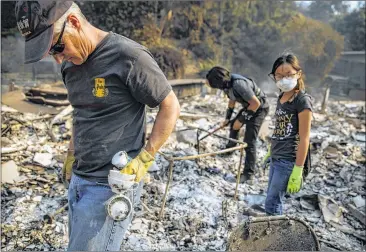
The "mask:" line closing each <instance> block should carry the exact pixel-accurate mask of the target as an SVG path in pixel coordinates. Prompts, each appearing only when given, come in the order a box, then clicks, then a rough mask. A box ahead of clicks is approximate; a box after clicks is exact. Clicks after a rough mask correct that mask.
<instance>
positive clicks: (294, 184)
mask: <svg viewBox="0 0 366 252" xmlns="http://www.w3.org/2000/svg"><path fill="white" fill-rule="evenodd" d="M302 170H303V166H297V165H294V168H293V169H292V173H291V175H290V178H289V180H288V183H287V192H288V193H297V192H298V191H300V189H301V186H302Z"/></svg>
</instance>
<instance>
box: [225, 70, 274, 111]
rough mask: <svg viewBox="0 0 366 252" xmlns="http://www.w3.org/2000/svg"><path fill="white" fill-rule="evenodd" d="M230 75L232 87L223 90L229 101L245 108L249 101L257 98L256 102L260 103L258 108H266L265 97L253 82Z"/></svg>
mask: <svg viewBox="0 0 366 252" xmlns="http://www.w3.org/2000/svg"><path fill="white" fill-rule="evenodd" d="M232 75H233V77H232V80H231V83H232V86H231V88H229V89H227V90H225V93H226V95H227V97H228V98H229V99H230V100H233V101H237V102H239V103H240V104H241V105H242V106H243V108H247V107H248V106H249V103H248V101H249V100H251V99H252V97H253V96H257V98H258V100H259V101H260V102H261V106H260V108H267V107H268V102H267V101H266V95H265V94H264V92H263V91H262V90H260V89H259V88H258V86H257V84H256V83H255V82H254V81H252V80H251V79H248V78H245V77H243V76H240V75H237V74H232ZM238 78H242V79H238Z"/></svg>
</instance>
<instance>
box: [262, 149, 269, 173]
mask: <svg viewBox="0 0 366 252" xmlns="http://www.w3.org/2000/svg"><path fill="white" fill-rule="evenodd" d="M270 157H271V147H269V148H268V152H267V154H266V155H265V156H264V158H263V160H262V168H263V169H265V168H266V167H267V165H268V164H269V163H270Z"/></svg>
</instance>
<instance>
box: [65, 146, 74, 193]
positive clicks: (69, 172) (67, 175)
mask: <svg viewBox="0 0 366 252" xmlns="http://www.w3.org/2000/svg"><path fill="white" fill-rule="evenodd" d="M74 162H75V157H74V154H73V153H72V152H70V151H68V152H67V156H66V160H65V162H64V166H63V167H62V180H63V183H64V185H65V186H66V188H68V187H69V183H70V180H71V175H72V165H73V163H74Z"/></svg>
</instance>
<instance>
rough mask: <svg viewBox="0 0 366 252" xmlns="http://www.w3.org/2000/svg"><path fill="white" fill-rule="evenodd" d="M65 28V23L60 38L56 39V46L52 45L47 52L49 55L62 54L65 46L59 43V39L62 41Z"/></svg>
mask: <svg viewBox="0 0 366 252" xmlns="http://www.w3.org/2000/svg"><path fill="white" fill-rule="evenodd" d="M65 26H66V21H65V22H64V25H63V26H62V30H61V33H60V36H59V37H58V40H57V42H56V44H54V45H53V46H52V47H51V49H50V50H49V52H48V54H49V55H56V54H59V53H62V52H63V51H64V49H65V44H63V43H61V39H62V35H63V34H64V30H65Z"/></svg>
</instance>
